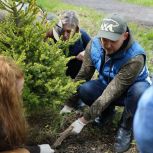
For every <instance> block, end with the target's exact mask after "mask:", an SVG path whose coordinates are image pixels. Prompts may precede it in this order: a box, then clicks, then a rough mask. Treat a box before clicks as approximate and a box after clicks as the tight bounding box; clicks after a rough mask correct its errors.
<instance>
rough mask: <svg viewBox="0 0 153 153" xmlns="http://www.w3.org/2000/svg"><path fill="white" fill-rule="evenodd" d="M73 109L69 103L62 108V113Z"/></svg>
mask: <svg viewBox="0 0 153 153" xmlns="http://www.w3.org/2000/svg"><path fill="white" fill-rule="evenodd" d="M72 110H73V108H72V107H69V106H67V105H65V106H64V107H63V108H62V110H61V111H60V114H63V113H71V111H72Z"/></svg>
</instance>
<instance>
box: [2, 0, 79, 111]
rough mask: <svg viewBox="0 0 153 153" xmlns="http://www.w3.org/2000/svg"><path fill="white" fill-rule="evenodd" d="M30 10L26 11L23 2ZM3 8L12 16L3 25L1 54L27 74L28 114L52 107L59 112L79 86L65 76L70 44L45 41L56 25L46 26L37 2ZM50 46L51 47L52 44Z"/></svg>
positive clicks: (5, 5) (25, 0) (25, 89)
mask: <svg viewBox="0 0 153 153" xmlns="http://www.w3.org/2000/svg"><path fill="white" fill-rule="evenodd" d="M27 2H28V5H29V6H28V7H27V8H26V9H23V8H24V5H23V4H24V3H27ZM0 8H1V9H3V10H7V11H8V12H9V15H8V16H7V17H6V18H5V19H4V20H3V21H1V23H0V33H1V34H0V53H1V54H4V55H7V56H11V57H12V58H13V59H14V60H15V61H16V63H17V64H19V65H20V66H21V67H22V68H23V70H24V73H25V87H24V92H23V99H24V104H25V106H26V108H27V109H28V110H29V111H32V110H34V109H40V108H43V107H45V106H52V108H53V109H55V110H56V109H57V106H58V105H59V104H61V102H63V101H65V100H66V99H67V98H68V97H69V96H70V95H71V94H72V93H74V92H75V89H76V86H77V84H78V83H73V82H72V80H71V79H70V78H69V77H67V76H66V75H65V70H66V63H67V61H68V60H69V59H68V58H66V57H65V56H64V54H63V49H66V48H68V45H69V43H71V42H73V40H74V39H76V38H73V39H72V40H71V41H70V42H62V41H61V40H60V41H58V42H57V43H54V42H53V40H51V39H50V40H48V41H47V42H45V41H44V37H45V33H46V31H47V30H48V29H49V28H51V27H52V26H53V24H54V22H53V23H45V16H44V17H42V16H41V20H40V16H39V21H38V20H37V19H38V13H39V10H40V9H39V8H38V7H37V5H36V1H35V0H22V1H21V0H19V1H18V3H16V2H14V0H10V1H8V2H4V1H2V0H1V1H0ZM50 44H51V45H50Z"/></svg>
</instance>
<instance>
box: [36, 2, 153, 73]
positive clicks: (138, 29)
mask: <svg viewBox="0 0 153 153" xmlns="http://www.w3.org/2000/svg"><path fill="white" fill-rule="evenodd" d="M128 1H130V0H128ZM131 1H132V0H131ZM133 1H134V2H136V1H137V0H133ZM145 1H146V2H148V3H149V2H150V3H152V4H153V0H145ZM145 1H142V0H139V2H145ZM37 2H38V4H39V5H41V6H42V7H44V8H45V9H46V10H47V11H50V12H54V13H56V14H59V13H60V12H62V11H63V10H75V11H77V13H78V14H79V17H80V26H81V27H83V28H84V29H86V31H87V32H88V33H89V34H90V35H91V36H92V37H94V36H95V35H96V34H97V32H98V31H99V28H100V23H101V20H102V18H103V17H104V14H103V13H100V12H97V11H95V10H93V9H89V8H87V7H77V6H73V5H68V4H65V3H62V2H60V0H43V1H42V0H37ZM129 27H130V29H131V31H132V33H133V35H134V38H135V39H136V40H137V41H138V42H140V44H141V45H142V46H143V48H145V50H146V51H147V54H148V65H149V69H150V70H151V71H152V72H153V68H152V66H151V65H152V63H150V60H151V59H152V57H153V54H152V50H153V42H152V41H153V28H149V27H143V26H141V25H138V24H134V23H129Z"/></svg>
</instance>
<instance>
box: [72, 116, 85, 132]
mask: <svg viewBox="0 0 153 153" xmlns="http://www.w3.org/2000/svg"><path fill="white" fill-rule="evenodd" d="M85 125H86V124H84V123H83V122H81V120H80V119H77V120H76V121H74V122H73V123H72V124H71V125H70V126H71V127H73V129H72V131H71V132H72V133H73V134H79V133H80V132H81V131H82V129H83V127H84V126H85Z"/></svg>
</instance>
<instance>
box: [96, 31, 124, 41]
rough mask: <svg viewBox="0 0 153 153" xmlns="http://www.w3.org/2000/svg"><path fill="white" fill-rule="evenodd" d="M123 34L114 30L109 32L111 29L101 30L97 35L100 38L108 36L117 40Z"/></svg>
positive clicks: (107, 37)
mask: <svg viewBox="0 0 153 153" xmlns="http://www.w3.org/2000/svg"><path fill="white" fill-rule="evenodd" d="M121 35H122V34H118V33H113V32H109V31H102V30H101V31H99V33H98V35H97V37H100V38H106V39H109V40H112V41H116V40H118V39H119V38H120V36H121Z"/></svg>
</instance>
